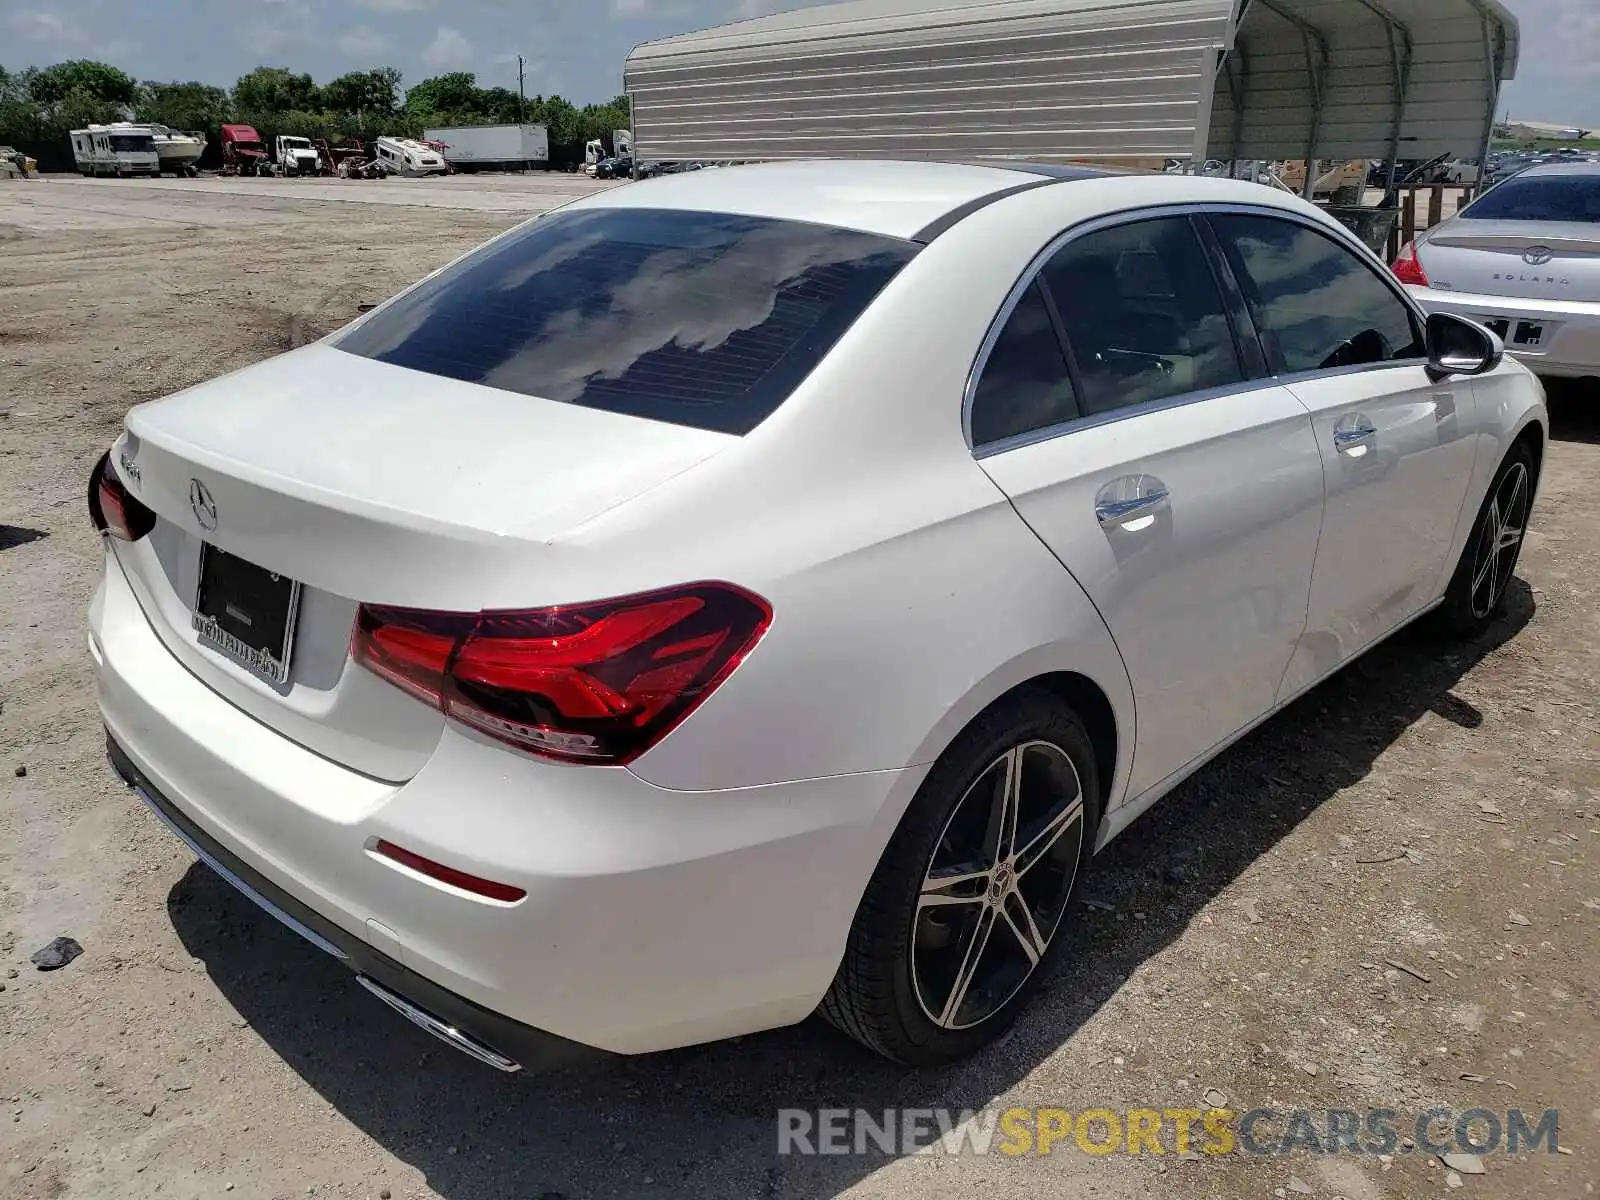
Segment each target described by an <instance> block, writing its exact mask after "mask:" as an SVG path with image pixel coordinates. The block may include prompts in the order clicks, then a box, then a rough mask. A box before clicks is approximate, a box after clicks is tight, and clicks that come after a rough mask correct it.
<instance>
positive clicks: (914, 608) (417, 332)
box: [89, 162, 1547, 1071]
mask: <svg viewBox="0 0 1600 1200" xmlns="http://www.w3.org/2000/svg"><path fill="white" fill-rule="evenodd" d="M1546 424H1547V422H1546V415H1545V408H1544V401H1543V394H1542V392H1541V390H1540V387H1539V385H1538V383H1537V382H1536V381H1535V380H1534V378H1533V376H1532V375H1530V374H1529V373H1528V372H1527V371H1526V370H1525V369H1524V368H1523V367H1521V366H1519V365H1518V364H1516V363H1515V362H1513V361H1510V360H1509V359H1506V358H1505V357H1504V356H1503V352H1502V347H1501V343H1500V341H1499V339H1497V338H1496V337H1495V336H1494V335H1493V334H1492V333H1490V332H1488V331H1486V330H1485V329H1483V328H1482V327H1481V326H1479V325H1477V324H1474V323H1472V322H1470V321H1467V320H1464V319H1461V318H1459V317H1453V316H1446V315H1434V316H1432V317H1425V316H1424V314H1423V312H1422V310H1421V309H1420V308H1419V307H1418V306H1417V304H1416V303H1415V301H1414V300H1413V299H1412V298H1411V297H1410V296H1408V295H1407V293H1406V291H1405V289H1404V288H1402V287H1401V286H1400V285H1399V284H1398V283H1397V282H1396V280H1395V279H1394V278H1393V276H1392V275H1391V274H1390V273H1389V272H1388V271H1387V270H1386V269H1385V267H1384V265H1383V264H1382V263H1381V262H1380V261H1378V260H1377V259H1375V258H1374V257H1373V256H1372V255H1371V254H1370V253H1368V252H1367V251H1366V250H1365V249H1364V248H1363V247H1362V246H1361V244H1360V243H1359V242H1358V241H1356V240H1355V239H1354V238H1353V237H1352V236H1350V235H1349V234H1348V233H1347V232H1346V231H1345V230H1344V229H1343V228H1341V227H1340V226H1339V225H1338V224H1336V223H1335V222H1333V221H1332V220H1330V219H1329V218H1327V217H1326V216H1324V215H1323V214H1321V213H1320V212H1319V211H1318V210H1317V209H1315V208H1313V207H1311V206H1310V205H1307V204H1304V203H1302V202H1301V201H1299V200H1297V199H1294V198H1292V197H1288V196H1285V195H1283V194H1281V193H1276V192H1273V191H1270V190H1268V189H1266V188H1262V187H1259V186H1257V185H1255V184H1249V183H1240V182H1234V181H1230V180H1221V179H1201V178H1186V177H1182V176H1129V175H1114V174H1105V173H1100V172H1096V171H1093V170H1088V169H1078V168H1049V167H1032V166H1027V165H1015V166H1004V165H989V166H972V165H944V164H932V163H920V164H919V163H870V162H849V163H833V162H808V163H793V164H774V165H767V166H753V167H740V168H734V169H731V170H722V171H705V172H699V173H695V174H685V175H676V176H669V177H665V178H661V179H656V180H651V181H649V182H646V183H641V184H635V185H633V186H629V187H625V188H619V189H616V190H614V191H608V192H605V193H603V194H598V195H594V196H590V197H588V198H585V199H583V200H581V201H578V202H576V203H573V204H570V205H568V206H566V207H564V208H562V209H560V210H559V211H556V212H553V213H550V214H548V215H545V216H542V217H539V218H536V219H534V220H531V221H529V222H527V223H526V224H523V225H521V226H519V227H517V228H516V229H514V230H512V231H510V232H509V233H507V234H505V235H504V236H502V237H499V238H497V239H495V240H494V241H492V242H490V243H488V244H487V245H485V246H483V247H481V248H479V249H478V250H475V251H473V252H472V253H471V254H468V255H467V256H465V257H464V258H461V259H460V260H458V261H457V262H455V263H453V264H451V265H450V266H448V267H446V268H444V269H443V270H441V271H439V272H437V273H435V274H433V275H431V276H429V277H428V278H427V279H425V280H423V281H422V282H421V283H419V284H417V285H416V286H415V287H413V288H411V289H409V290H408V291H405V292H403V293H401V294H400V295H399V296H397V297H395V298H394V299H393V300H391V301H389V302H388V303H386V304H384V305H383V306H381V307H379V308H378V309H376V310H375V311H373V312H371V313H369V314H367V315H365V316H363V317H362V318H360V319H359V320H357V321H356V322H355V323H354V324H352V325H350V326H348V327H346V328H345V329H343V330H341V331H340V332H338V333H335V334H333V335H332V336H330V337H328V338H326V339H324V340H323V341H321V342H320V343H318V344H315V345H312V346H308V347H305V348H303V349H300V350H296V351H293V352H291V353H288V354H285V355H282V356H281V357H278V358H275V359H272V360H271V361H268V362H263V363H261V364H259V365H257V366H253V367H250V368H248V369H246V370H243V371H240V372H237V373H235V374H233V375H229V376H226V377H224V378H221V379H217V380H214V381H212V382H210V383H207V384H204V385H202V386H200V387H196V388H193V389H190V390H189V391H186V392H183V393H180V394H178V395H175V396H171V397H168V398H167V399H164V400H160V401H156V402H154V403H150V404H144V405H140V406H139V407H137V408H135V409H133V411H132V412H131V413H130V414H129V416H128V420H127V429H126V432H125V433H124V434H123V435H122V436H121V437H120V438H119V439H118V440H117V441H116V443H115V444H114V445H113V446H112V447H111V448H110V450H109V452H108V454H107V455H106V457H105V458H104V459H103V460H102V462H101V463H100V464H99V466H98V467H97V468H96V471H95V474H94V477H93V479H92V480H91V483H90V488H89V506H90V510H91V515H92V517H93V519H94V521H95V523H96V525H97V527H98V528H99V529H100V530H101V531H103V533H104V535H105V539H104V540H105V548H106V562H105V579H104V582H103V584H102V586H101V587H100V589H99V591H98V592H97V593H96V595H95V597H94V600H93V604H92V607H91V611H90V618H89V625H90V637H89V645H90V651H91V653H92V654H93V657H94V662H95V667H96V670H97V674H98V680H99V696H100V705H101V708H102V710H103V713H104V717H105V724H106V728H107V731H108V736H109V742H110V755H111V759H112V762H113V764H114V765H115V767H116V769H117V771H118V772H119V773H120V774H121V776H122V777H123V778H124V779H125V780H126V781H127V782H128V783H129V784H131V785H132V786H133V787H134V788H135V789H136V790H137V792H138V794H139V796H140V797H141V798H142V799H143V800H144V801H145V802H146V803H147V804H148V805H149V806H150V808H151V809H153V810H154V811H155V813H156V814H158V815H159V816H160V817H161V818H162V819H163V820H164V821H165V822H166V823H167V824H168V825H169V826H170V827H171V828H172V830H173V831H174V832H176V833H177V834H178V836H180V837H181V838H183V839H184V840H185V841H186V842H188V843H189V845H190V846H191V847H192V848H193V849H194V851H195V852H196V853H197V854H198V855H199V856H200V857H201V858H202V859H203V860H204V861H205V862H206V863H208V864H209V865H210V866H211V867H212V868H214V869H215V870H216V871H217V872H218V873H220V874H221V875H222V877H223V878H225V879H226V880H227V881H228V882H230V883H231V884H233V885H234V886H235V887H237V888H239V889H240V890H241V891H242V892H243V893H244V894H245V895H246V896H248V897H249V898H250V899H251V900H253V901H254V902H256V903H257V904H259V905H261V906H262V907H263V908H264V909H266V911H267V912H269V913H271V914H272V915H273V916H274V917H276V918H277V919H279V920H280V921H282V922H283V923H284V924H286V925H288V926H289V927H290V928H291V929H293V930H295V931H297V932H298V933H300V934H301V935H303V936H304V937H305V938H306V939H307V940H308V941H309V942H311V943H312V944H313V945H314V946H316V947H318V948H320V949H321V950H322V951H325V952H327V953H329V954H331V955H334V956H335V957H337V958H339V959H341V960H342V961H343V962H344V963H345V964H346V965H347V966H348V967H349V968H351V969H352V970H353V971H354V972H355V974H356V978H357V981H358V982H359V983H360V984H361V985H362V986H363V987H365V988H366V989H367V990H368V991H370V992H371V993H372V994H373V995H374V996H375V997H376V998H378V999H380V1000H382V1001H384V1002H385V1003H387V1004H388V1005H390V1006H392V1007H393V1008H394V1009H396V1010H397V1011H398V1012H400V1013H401V1014H403V1015H404V1016H405V1017H407V1018H408V1019H410V1020H412V1021H414V1022H416V1023H417V1024H419V1025H421V1026H422V1027H424V1028H426V1029H428V1030H429V1031H430V1032H432V1033H434V1034H435V1035H437V1036H439V1037H440V1038H443V1039H444V1040H446V1041H447V1042H449V1043H451V1044H452V1045H454V1046H456V1047H457V1048H459V1049H461V1050H464V1051H466V1052H467V1053H469V1054H472V1055H473V1056H475V1057H477V1058H479V1059H481V1060H483V1061H485V1062H488V1063H491V1064H493V1065H494V1066H496V1067H499V1068H501V1069H502V1070H507V1071H511V1070H516V1069H518V1068H520V1067H534V1066H539V1065H545V1064H549V1063H553V1062H559V1061H563V1060H568V1059H571V1058H575V1057H578V1056H581V1055H584V1054H588V1053H593V1052H612V1053H621V1054H637V1053H641V1052H647V1051H653V1050H659V1049H663V1048H667V1047H674V1046H683V1045H687V1044H692V1043H697V1042H703V1041H708V1040H712V1039H717V1038H724V1037H728V1036H731V1035H736V1034H742V1033H747V1032H750V1031H754V1030H760V1029H767V1028H771V1027H775V1026H781V1025H785V1024H788V1023H793V1022H797V1021H800V1020H801V1019H803V1018H805V1017H806V1016H807V1015H808V1014H810V1013H812V1012H814V1011H817V1010H818V1009H819V1008H820V1010H821V1012H822V1013H823V1015H824V1016H825V1017H826V1018H827V1019H828V1020H830V1021H832V1022H833V1023H834V1024H836V1025H837V1026H838V1027H839V1028H841V1029H843V1030H844V1031H846V1032H847V1033H849V1034H851V1035H853V1036H854V1037H856V1038H858V1039H860V1041H862V1042H863V1043H865V1044H866V1045H867V1046H869V1047H871V1048H873V1049H874V1050H876V1051H878V1052H880V1053H882V1054H884V1055H887V1056H888V1057H890V1058H892V1059H894V1060H897V1061H899V1062H902V1063H908V1064H934V1063H941V1062H946V1061H949V1060H952V1059H956V1058H958V1057H960V1056H962V1055H966V1054H969V1053H971V1052H973V1051H975V1050H977V1049H978V1048H979V1047H981V1046H983V1045H984V1044H985V1043H987V1042H989V1041H991V1040H992V1039H994V1038H995V1037H996V1036H997V1035H998V1034H999V1033H1000V1032H1001V1031H1003V1030H1004V1029H1005V1028H1006V1027H1007V1026H1008V1025H1009V1024H1010V1023H1011V1022H1012V1021H1013V1020H1014V1019H1015V1018H1016V1017H1017V1015H1018V1013H1019V1011H1020V1010H1021V1009H1022V1008H1023V1007H1024V1006H1025V1005H1026V1003H1027V1002H1028V1000H1029V997H1030V995H1031V994H1032V993H1033V991H1034V989H1035V988H1036V987H1037V985H1038V984H1039V982H1040V979H1041V977H1042V976H1043V975H1044V974H1045V973H1046V971H1047V970H1049V969H1050V967H1051V966H1052V964H1053V962H1054V961H1055V959H1056V958H1057V957H1058V956H1059V950H1060V947H1061V945H1062V944H1063V943H1064V942H1065V941H1066V939H1065V938H1063V937H1062V936H1061V931H1062V929H1063V928H1064V927H1065V926H1066V925H1067V923H1068V922H1069V921H1070V920H1071V919H1072V909H1071V908H1070V907H1069V902H1070V900H1071V897H1072V893H1073V885H1074V883H1075V882H1076V880H1077V879H1078V876H1079V874H1080V872H1081V871H1082V870H1083V868H1084V866H1085V864H1086V863H1087V861H1088V859H1089V858H1090V856H1091V855H1092V854H1093V853H1094V852H1095V851H1096V850H1099V849H1101V848H1102V847H1104V846H1105V845H1106V844H1107V843H1108V842H1109V841H1110V840H1111V839H1112V838H1114V837H1115V836H1116V835H1117V834H1118V833H1119V832H1120V831H1121V830H1123V829H1125V828H1126V827H1127V826H1128V824H1129V823H1130V822H1131V821H1133V820H1134V819H1135V818H1136V817H1138V816H1139V815H1140V814H1141V813H1143V812H1144V811H1145V810H1147V809H1149V808H1150V807H1151V805H1153V804H1154V803H1155V802H1156V801H1157V800H1158V799H1160V797H1161V796H1162V795H1163V794H1164V793H1166V792H1168V791H1169V790H1171V789H1172V788H1173V787H1174V786H1175V785H1176V784H1177V783H1179V782H1180V781H1181V780H1182V779H1184V777H1185V776H1187V775H1189V774H1190V773H1192V772H1193V771H1195V770H1196V769H1197V768H1198V767H1199V766H1201V765H1202V764H1203V763H1205V762H1206V761H1207V760H1208V759H1209V758H1211V757H1213V756H1214V755H1216V754H1217V753H1218V752H1219V751H1221V750H1222V749H1223V748H1224V747H1226V746H1227V745H1228V744H1229V743H1231V742H1233V741H1234V740H1235V739H1237V738H1238V737H1240V736H1241V735H1242V734H1243V733H1245V732H1246V731H1247V730H1249V729H1250V728H1251V727H1252V726H1255V725H1256V724H1258V723H1259V722H1261V721H1263V720H1265V719H1267V718H1268V717H1269V716H1271V715H1272V714H1273V713H1274V712H1275V711H1276V710H1278V709H1280V708H1282V707H1283V706H1284V705H1285V704H1287V703H1289V702H1290V701H1291V700H1293V699H1294V698H1295V697H1296V696H1298V695H1300V694H1301V693H1303V692H1305V691H1306V690H1307V689H1308V688H1311V687H1314V686H1315V685H1316V684H1317V683H1318V681H1319V680H1322V679H1325V678H1326V677H1327V676H1328V675H1329V674H1331V673H1332V672H1335V671H1337V670H1339V668H1340V667H1342V666H1343V665H1345V664H1346V663H1348V662H1350V661H1351V659H1353V658H1354V657H1356V656H1357V655H1359V654H1361V653H1362V652H1363V651H1365V650H1367V649H1368V648H1369V647H1371V646H1372V645H1373V644H1374V643H1376V642H1378V641H1380V640H1381V639H1383V638H1384V637H1386V636H1388V635H1389V634H1391V633H1393V632H1394V631H1395V630H1396V629H1398V628H1400V627H1401V626H1403V625H1405V624H1406V623H1407V622H1409V621H1411V620H1412V619H1414V618H1417V617H1419V616H1422V615H1423V614H1426V613H1429V612H1430V611H1431V612H1434V614H1435V617H1436V619H1437V620H1438V621H1439V622H1440V623H1441V625H1443V626H1445V627H1446V628H1448V629H1450V630H1452V631H1454V632H1455V633H1456V634H1465V635H1471V634H1472V633H1474V632H1475V631H1477V630H1480V629H1482V628H1483V627H1484V626H1485V625H1487V624H1488V623H1490V622H1492V621H1494V620H1495V618H1496V613H1497V610H1498V609H1499V606H1500V605H1501V602H1502V599H1503V597H1504V595H1505V592H1506V587H1507V584H1508V582H1509V580H1510V579H1511V577H1512V572H1513V570H1514V569H1515V567H1516V564H1517V555H1518V551H1519V549H1520V546H1521V540H1522V535H1523V531H1524V529H1525V528H1526V526H1527V522H1528V515H1529V510H1530V507H1531V505H1532V503H1533V497H1534V492H1535V488H1536V486H1537V483H1538V478H1539V467H1540V462H1541V459H1542V456H1543V452H1544V447H1545V441H1546Z"/></svg>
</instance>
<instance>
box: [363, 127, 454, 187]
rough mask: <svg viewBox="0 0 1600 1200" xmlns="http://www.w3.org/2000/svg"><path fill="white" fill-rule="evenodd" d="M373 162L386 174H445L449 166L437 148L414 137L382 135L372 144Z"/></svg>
mask: <svg viewBox="0 0 1600 1200" xmlns="http://www.w3.org/2000/svg"><path fill="white" fill-rule="evenodd" d="M372 151H373V153H372V158H373V162H374V163H376V164H377V167H378V170H380V171H382V172H383V173H384V174H385V175H406V176H410V177H412V178H416V177H419V176H422V175H443V174H444V173H445V172H446V171H447V170H449V168H448V167H447V166H445V161H444V158H443V157H442V156H441V155H440V154H439V152H438V151H437V150H434V149H432V148H431V147H428V146H424V145H423V144H422V143H421V142H419V141H416V140H414V139H412V138H399V137H381V138H378V139H377V141H375V142H373V144H372Z"/></svg>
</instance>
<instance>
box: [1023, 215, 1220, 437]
mask: <svg viewBox="0 0 1600 1200" xmlns="http://www.w3.org/2000/svg"><path fill="white" fill-rule="evenodd" d="M1042 275H1043V278H1044V281H1045V283H1046V285H1047V286H1048V287H1049V289H1050V295H1051V296H1052V297H1053V298H1054V300H1055V303H1056V308H1057V309H1058V310H1059V311H1060V314H1061V323H1062V325H1063V327H1064V328H1065V331H1066V336H1067V345H1068V347H1069V349H1070V350H1071V353H1072V356H1073V360H1074V362H1075V364H1076V366H1077V368H1078V377H1079V381H1080V384H1081V388H1082V396H1081V397H1080V399H1081V401H1082V404H1083V408H1084V411H1085V412H1087V413H1090V414H1094V413H1104V412H1110V411H1112V410H1114V409H1118V408H1126V407H1129V406H1131V405H1135V404H1146V403H1149V402H1151V401H1154V400H1164V399H1167V398H1168V397H1171V396H1179V395H1182V394H1184V393H1186V392H1196V391H1203V390H1205V389H1207V388H1215V387H1225V386H1227V385H1228V384H1231V383H1238V382H1240V381H1241V380H1243V379H1244V371H1243V369H1242V367H1241V366H1240V363H1239V352H1238V348H1237V347H1236V346H1235V344H1234V340H1233V329H1232V327H1231V325H1230V324H1229V322H1228V317H1227V314H1226V310H1225V309H1224V307H1223V302H1222V295H1221V293H1220V292H1219V290H1218V288H1217V282H1216V277H1215V275H1213V273H1212V270H1211V265H1210V263H1209V262H1208V261H1207V259H1206V255H1205V251H1204V250H1203V248H1202V247H1201V245H1200V240H1199V238H1198V237H1197V236H1196V235H1195V231H1194V227H1193V226H1192V225H1190V223H1189V221H1188V219H1187V218H1186V217H1161V218H1155V219H1152V220H1147V221H1135V222H1132V223H1130V224H1127V225H1118V226H1115V227H1113V228H1110V229H1103V230H1100V231H1099V232H1097V233H1091V234H1086V235H1085V236H1083V237H1081V238H1077V239H1075V240H1073V241H1071V242H1069V243H1068V244H1067V245H1066V246H1064V247H1062V249H1061V250H1060V252H1059V253H1057V254H1056V255H1055V257H1054V258H1052V259H1051V260H1050V262H1049V263H1047V264H1046V266H1045V268H1044V271H1043V272H1042Z"/></svg>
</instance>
